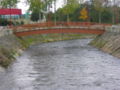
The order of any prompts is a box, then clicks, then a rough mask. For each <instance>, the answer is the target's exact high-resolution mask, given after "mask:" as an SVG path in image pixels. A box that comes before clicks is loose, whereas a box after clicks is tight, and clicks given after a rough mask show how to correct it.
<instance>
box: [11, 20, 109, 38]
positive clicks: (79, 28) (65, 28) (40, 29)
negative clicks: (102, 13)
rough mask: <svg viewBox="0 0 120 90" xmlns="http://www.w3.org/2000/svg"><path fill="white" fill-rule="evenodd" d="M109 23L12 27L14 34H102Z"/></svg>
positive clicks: (39, 24)
mask: <svg viewBox="0 0 120 90" xmlns="http://www.w3.org/2000/svg"><path fill="white" fill-rule="evenodd" d="M108 25H110V24H98V23H89V22H57V23H56V24H55V23H54V22H46V23H37V24H27V25H22V26H18V27H15V28H13V30H14V34H15V35H16V36H19V37H21V36H28V35H34V34H49V33H82V34H97V35H100V34H103V33H104V32H105V26H108Z"/></svg>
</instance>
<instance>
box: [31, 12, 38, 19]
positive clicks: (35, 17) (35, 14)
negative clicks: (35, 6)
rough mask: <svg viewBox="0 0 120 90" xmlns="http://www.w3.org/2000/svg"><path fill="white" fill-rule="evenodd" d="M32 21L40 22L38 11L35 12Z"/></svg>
mask: <svg viewBox="0 0 120 90" xmlns="http://www.w3.org/2000/svg"><path fill="white" fill-rule="evenodd" d="M31 20H32V21H38V20H39V12H38V11H33V12H32V14H31Z"/></svg>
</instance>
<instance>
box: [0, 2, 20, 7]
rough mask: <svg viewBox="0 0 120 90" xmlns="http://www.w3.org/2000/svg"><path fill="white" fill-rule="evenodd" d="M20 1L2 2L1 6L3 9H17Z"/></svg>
mask: <svg viewBox="0 0 120 90" xmlns="http://www.w3.org/2000/svg"><path fill="white" fill-rule="evenodd" d="M18 2H19V0H1V2H0V5H1V6H2V8H12V7H16V5H17V3H18Z"/></svg>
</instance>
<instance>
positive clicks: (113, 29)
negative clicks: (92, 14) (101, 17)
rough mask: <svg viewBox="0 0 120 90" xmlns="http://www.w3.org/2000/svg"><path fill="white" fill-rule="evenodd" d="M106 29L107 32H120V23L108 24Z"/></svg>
mask: <svg viewBox="0 0 120 90" xmlns="http://www.w3.org/2000/svg"><path fill="white" fill-rule="evenodd" d="M105 30H106V31H107V32H112V33H120V26H118V25H112V26H106V28H105Z"/></svg>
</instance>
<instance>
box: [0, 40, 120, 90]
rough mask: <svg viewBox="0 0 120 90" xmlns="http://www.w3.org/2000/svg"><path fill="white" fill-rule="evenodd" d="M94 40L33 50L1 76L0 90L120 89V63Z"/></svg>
mask: <svg viewBox="0 0 120 90" xmlns="http://www.w3.org/2000/svg"><path fill="white" fill-rule="evenodd" d="M89 42H90V39H82V40H70V41H62V42H54V43H46V44H38V45H34V46H32V47H30V48H29V49H28V50H27V51H25V52H24V53H23V55H22V56H20V57H19V58H18V59H17V61H16V62H15V63H14V64H13V65H12V66H11V67H10V68H9V69H7V70H5V71H2V72H1V73H0V90H120V76H119V75H120V60H119V59H117V58H115V57H113V56H110V55H108V54H106V53H103V52H101V51H99V50H98V49H95V48H93V47H91V46H89V45H87V44H88V43H89Z"/></svg>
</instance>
